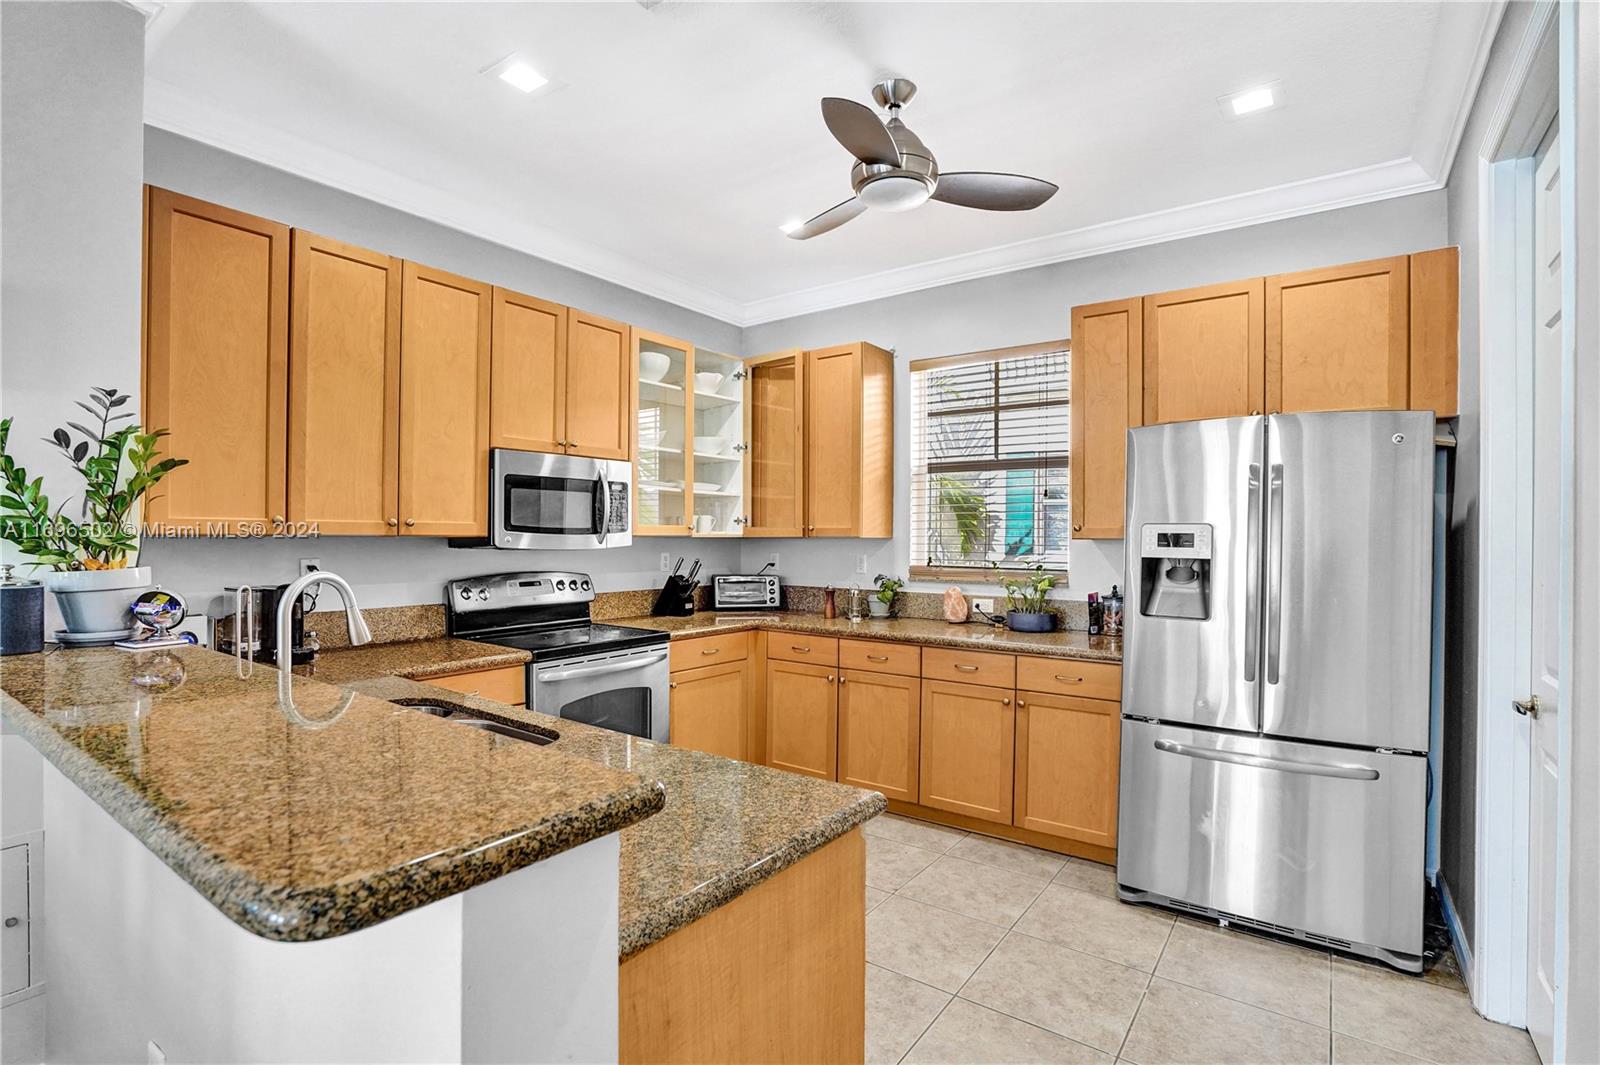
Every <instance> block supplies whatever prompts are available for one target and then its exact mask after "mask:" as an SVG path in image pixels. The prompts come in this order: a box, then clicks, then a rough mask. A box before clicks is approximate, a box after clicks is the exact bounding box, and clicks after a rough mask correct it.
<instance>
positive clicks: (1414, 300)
mask: <svg viewBox="0 0 1600 1065" xmlns="http://www.w3.org/2000/svg"><path fill="white" fill-rule="evenodd" d="M1460 288H1461V249H1460V248H1435V249H1434V250H1433V251H1421V252H1415V253H1413V254H1412V256H1411V397H1410V401H1409V402H1408V403H1407V406H1408V407H1409V408H1410V409H1412V410H1431V411H1433V413H1434V416H1435V417H1438V418H1453V417H1455V416H1456V415H1457V414H1458V413H1460V411H1459V403H1460V400H1459V393H1458V390H1457V382H1458V377H1459V362H1460V360H1459V358H1458V356H1457V346H1458V344H1459V339H1460V333H1461V291H1460Z"/></svg>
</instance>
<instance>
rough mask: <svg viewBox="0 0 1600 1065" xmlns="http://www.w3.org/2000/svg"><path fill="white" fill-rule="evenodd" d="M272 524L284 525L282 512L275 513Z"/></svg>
mask: <svg viewBox="0 0 1600 1065" xmlns="http://www.w3.org/2000/svg"><path fill="white" fill-rule="evenodd" d="M272 524H274V525H282V524H283V515H282V514H274V515H273V516H272Z"/></svg>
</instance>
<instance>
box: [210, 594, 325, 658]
mask: <svg viewBox="0 0 1600 1065" xmlns="http://www.w3.org/2000/svg"><path fill="white" fill-rule="evenodd" d="M288 588H289V586H288V585H287V584H277V585H271V584H260V585H243V586H235V587H230V588H224V589H223V590H222V591H223V596H222V609H220V610H218V611H217V612H216V613H217V622H216V628H215V630H214V632H213V633H212V641H211V642H212V646H213V647H215V648H216V649H217V650H218V651H221V652H222V653H223V654H230V655H235V654H241V653H242V654H246V655H248V656H249V657H251V658H253V659H255V660H256V661H257V662H266V663H269V664H270V663H276V662H277V660H278V604H279V603H281V602H282V601H283V593H284V592H285V591H287V590H288ZM241 590H242V591H243V593H244V595H243V597H242V598H241V596H240V594H239V593H240V591H241ZM304 603H305V601H304V599H303V598H302V599H301V600H299V601H297V602H296V603H295V604H294V612H293V613H292V614H291V615H290V616H289V637H290V645H291V648H292V652H291V656H290V660H291V661H292V662H293V663H294V664H295V665H297V666H303V665H305V664H306V663H308V662H311V661H313V660H315V659H316V657H317V644H316V634H315V633H312V634H311V636H310V638H307V636H306V631H305V627H306V626H305V609H304ZM241 638H245V639H244V646H243V647H242V648H241V647H240V642H241Z"/></svg>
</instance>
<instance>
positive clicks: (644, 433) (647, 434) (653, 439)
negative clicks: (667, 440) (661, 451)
mask: <svg viewBox="0 0 1600 1065" xmlns="http://www.w3.org/2000/svg"><path fill="white" fill-rule="evenodd" d="M661 434H662V430H661V429H659V428H657V429H640V430H639V446H640V447H642V448H654V447H655V446H656V445H657V444H659V443H661Z"/></svg>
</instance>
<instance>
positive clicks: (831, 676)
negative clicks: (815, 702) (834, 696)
mask: <svg viewBox="0 0 1600 1065" xmlns="http://www.w3.org/2000/svg"><path fill="white" fill-rule="evenodd" d="M828 683H829V684H832V683H833V674H832V673H829V674H828Z"/></svg>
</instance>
